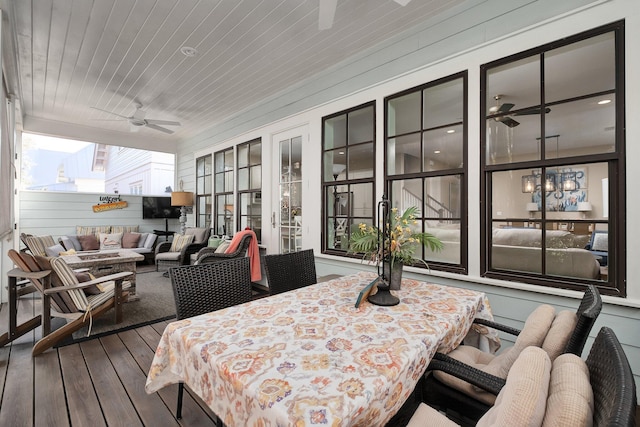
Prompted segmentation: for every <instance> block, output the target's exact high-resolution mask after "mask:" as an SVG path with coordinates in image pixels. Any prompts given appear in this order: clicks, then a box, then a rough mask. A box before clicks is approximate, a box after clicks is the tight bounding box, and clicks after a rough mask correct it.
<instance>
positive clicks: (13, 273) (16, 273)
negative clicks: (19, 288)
mask: <svg viewBox="0 0 640 427" xmlns="http://www.w3.org/2000/svg"><path fill="white" fill-rule="evenodd" d="M49 274H51V270H42V271H24V270H21V269H19V268H14V269H13V270H9V271H8V272H7V276H9V277H18V278H23V279H42V278H43V277H47V276H48V275H49Z"/></svg>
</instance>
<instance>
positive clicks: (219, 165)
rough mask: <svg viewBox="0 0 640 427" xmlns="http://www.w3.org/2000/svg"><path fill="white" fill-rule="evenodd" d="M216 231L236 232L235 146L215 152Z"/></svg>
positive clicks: (223, 232)
mask: <svg viewBox="0 0 640 427" xmlns="http://www.w3.org/2000/svg"><path fill="white" fill-rule="evenodd" d="M213 166H214V169H213V171H214V172H213V182H214V184H213V191H214V202H215V203H214V227H213V228H214V230H215V231H214V232H215V234H217V235H221V236H222V235H226V236H231V235H233V232H234V225H233V223H234V212H235V204H234V197H233V189H234V185H233V174H234V155H233V147H231V148H228V149H226V150H222V151H218V152H216V153H213Z"/></svg>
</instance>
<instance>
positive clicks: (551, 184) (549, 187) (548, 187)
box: [544, 173, 556, 192]
mask: <svg viewBox="0 0 640 427" xmlns="http://www.w3.org/2000/svg"><path fill="white" fill-rule="evenodd" d="M544 191H546V192H550V191H556V175H555V174H553V173H547V174H545V178H544Z"/></svg>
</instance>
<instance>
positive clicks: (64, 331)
mask: <svg viewBox="0 0 640 427" xmlns="http://www.w3.org/2000/svg"><path fill="white" fill-rule="evenodd" d="M8 255H9V258H10V259H11V260H12V261H13V262H14V264H15V265H16V266H17V267H18V268H16V269H13V270H11V271H9V272H8V273H7V275H8V276H9V279H10V280H9V282H10V283H9V299H10V300H9V331H8V332H7V333H6V334H4V335H2V336H0V346H2V345H5V344H7V343H9V342H11V341H13V340H15V339H16V338H18V337H20V336H21V335H24V334H25V333H27V332H29V331H30V330H33V329H35V328H36V327H38V326H39V325H40V324H42V338H41V339H40V340H39V341H38V342H37V343H36V344H35V345H34V346H33V350H32V352H31V354H32V355H33V356H36V355H38V354H40V353H42V352H44V351H45V350H47V349H49V348H51V347H53V346H54V345H55V344H57V343H59V342H60V341H61V340H62V339H64V338H65V337H68V336H69V335H71V334H72V333H74V332H75V331H77V330H79V329H80V328H82V327H83V326H84V325H85V324H87V323H89V322H91V320H92V319H93V318H94V317H97V316H100V315H102V314H103V313H105V312H107V311H108V310H109V309H111V308H114V307H115V310H114V321H115V323H120V322H121V321H122V303H123V302H124V301H125V300H126V298H127V296H128V292H126V291H123V290H124V289H126V288H127V287H129V286H130V284H129V283H128V282H126V281H125V280H124V279H126V278H127V277H130V276H132V275H133V273H132V272H121V273H116V274H111V275H108V276H103V277H98V278H97V279H95V280H90V281H87V282H82V283H80V282H79V281H78V279H77V278H76V275H75V273H74V271H73V270H72V269H71V268H70V267H69V266H68V265H67V264H66V263H65V262H64V260H62V259H60V258H57V257H54V258H46V257H40V256H36V257H34V256H32V255H31V254H27V253H20V252H18V251H15V250H13V249H10V250H9V253H8ZM18 278H24V279H28V280H29V281H30V282H31V284H32V286H33V287H34V288H35V289H36V290H37V291H38V292H40V294H41V296H42V314H41V315H38V316H35V317H34V318H32V319H30V320H28V321H26V322H24V323H22V324H21V325H17V324H16V316H17V301H16V299H17V297H18V296H19V292H18V291H17V290H16V288H17V279H18ZM98 285H101V286H103V289H100V287H98ZM88 288H91V289H92V290H93V292H92V294H91V295H85V292H84V289H88ZM51 317H62V318H65V319H67V324H66V325H64V326H62V327H60V328H58V329H56V330H55V331H53V332H51Z"/></svg>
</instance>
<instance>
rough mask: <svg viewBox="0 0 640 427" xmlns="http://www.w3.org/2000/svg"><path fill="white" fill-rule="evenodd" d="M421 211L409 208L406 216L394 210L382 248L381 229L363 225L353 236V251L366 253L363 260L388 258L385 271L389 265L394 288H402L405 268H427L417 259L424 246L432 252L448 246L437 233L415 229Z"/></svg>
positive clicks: (351, 250) (351, 240) (422, 261)
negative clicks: (417, 252) (445, 245)
mask: <svg viewBox="0 0 640 427" xmlns="http://www.w3.org/2000/svg"><path fill="white" fill-rule="evenodd" d="M417 212H418V208H417V207H415V206H411V207H409V208H407V209H406V210H405V211H404V212H403V213H402V214H400V213H399V212H398V208H392V209H391V212H390V215H389V221H388V222H387V223H386V224H385V227H386V236H385V237H386V239H385V242H384V244H383V246H382V248H380V247H378V240H379V235H380V233H381V231H380V230H379V229H378V227H374V226H372V225H367V224H363V223H361V224H359V225H358V229H357V230H355V231H354V232H353V233H351V238H350V240H349V252H350V253H362V254H363V259H366V260H368V261H369V262H375V263H379V262H382V260H383V259H384V260H385V268H386V266H387V265H388V266H389V271H388V272H387V271H385V275H386V276H387V277H388V278H389V282H390V283H389V285H390V286H391V289H400V281H401V280H402V267H403V266H404V265H405V264H408V265H411V264H415V263H418V262H421V263H423V264H425V265H427V263H426V262H425V261H424V260H423V259H421V258H415V257H414V255H415V253H416V251H417V250H418V249H420V247H421V245H426V246H428V247H429V249H431V250H432V251H440V250H442V248H443V246H444V245H443V244H442V242H441V241H440V239H438V238H437V237H435V236H434V235H433V234H430V233H421V232H416V231H415V230H414V229H415V226H416V224H418V221H417V220H416V214H417ZM412 226H413V228H412ZM427 267H428V265H427Z"/></svg>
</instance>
